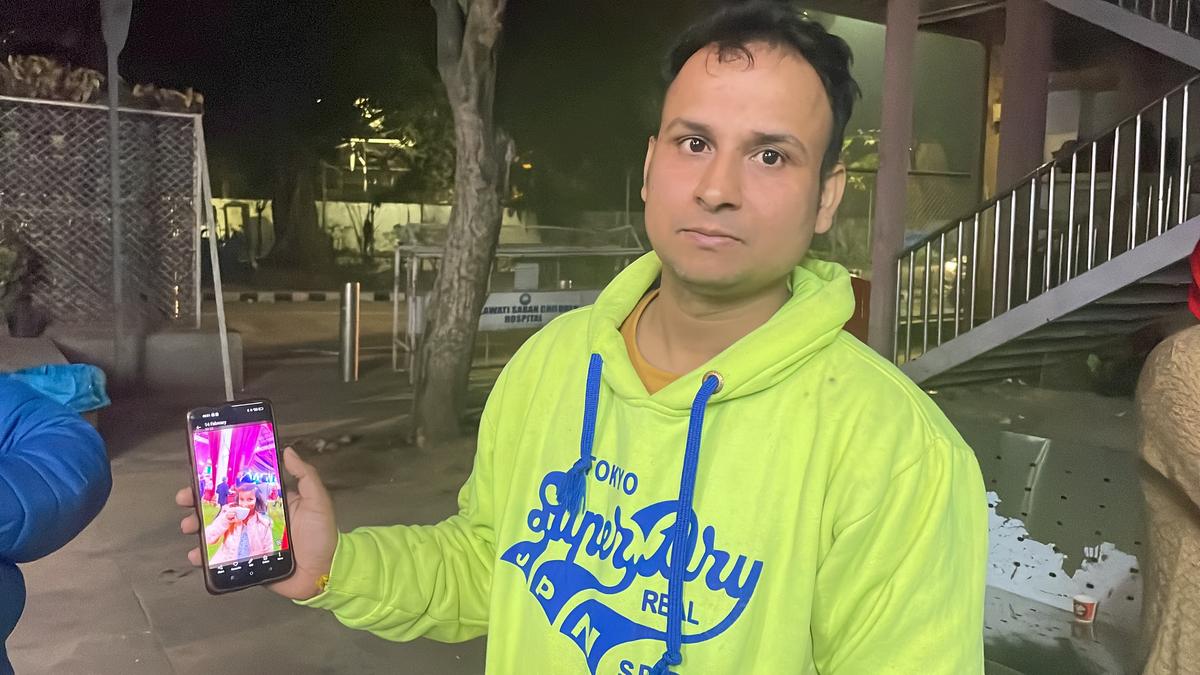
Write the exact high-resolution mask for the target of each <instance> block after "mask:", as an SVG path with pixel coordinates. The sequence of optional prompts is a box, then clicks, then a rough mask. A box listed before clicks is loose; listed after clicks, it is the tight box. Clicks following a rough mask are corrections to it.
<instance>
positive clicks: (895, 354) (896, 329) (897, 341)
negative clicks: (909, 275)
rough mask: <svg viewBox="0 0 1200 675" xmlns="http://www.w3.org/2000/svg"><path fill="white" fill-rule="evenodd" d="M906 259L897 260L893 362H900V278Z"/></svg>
mask: <svg viewBox="0 0 1200 675" xmlns="http://www.w3.org/2000/svg"><path fill="white" fill-rule="evenodd" d="M903 268H904V261H903V260H897V261H896V314H895V317H896V320H895V324H894V325H893V328H894V330H893V331H892V334H893V337H892V363H897V364H898V363H900V279H901V272H902V271H903Z"/></svg>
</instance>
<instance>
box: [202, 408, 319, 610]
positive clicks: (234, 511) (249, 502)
mask: <svg viewBox="0 0 1200 675" xmlns="http://www.w3.org/2000/svg"><path fill="white" fill-rule="evenodd" d="M187 428H188V454H189V456H190V459H191V462H190V464H191V469H192V471H191V473H192V494H193V496H194V497H195V503H196V514H197V515H198V516H199V517H200V553H201V556H202V558H203V560H204V565H203V569H204V585H205V587H207V588H208V592H209V593H213V594H220V593H229V592H231V591H238V590H241V589H243V588H249V587H251V586H256V585H258V584H265V583H270V582H272V581H279V580H280V579H286V578H287V577H289V576H291V575H292V573H293V572H294V571H295V568H296V566H295V561H294V560H293V558H292V550H291V546H290V542H289V528H288V504H287V493H286V491H285V490H284V487H283V478H282V475H281V472H280V467H281V466H282V464H283V462H282V459H281V455H280V451H279V441H278V438H277V437H276V435H275V416H274V414H273V412H272V410H271V402H270V401H268V400H266V399H254V400H250V401H235V402H233V403H225V404H222V405H218V406H214V407H211V408H195V409H194V410H190V411H188V414H187Z"/></svg>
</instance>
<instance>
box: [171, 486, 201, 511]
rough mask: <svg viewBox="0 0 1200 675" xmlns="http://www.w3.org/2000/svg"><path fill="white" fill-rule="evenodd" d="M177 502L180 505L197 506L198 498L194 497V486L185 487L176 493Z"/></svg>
mask: <svg viewBox="0 0 1200 675" xmlns="http://www.w3.org/2000/svg"><path fill="white" fill-rule="evenodd" d="M175 503H176V504H178V505H180V506H195V505H196V500H194V499H192V488H190V487H185V488H183V489H182V490H180V491H179V492H176V493H175Z"/></svg>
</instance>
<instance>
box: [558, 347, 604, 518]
mask: <svg viewBox="0 0 1200 675" xmlns="http://www.w3.org/2000/svg"><path fill="white" fill-rule="evenodd" d="M603 367H604V360H603V359H601V358H600V355H599V354H592V360H591V363H589V364H588V377H587V393H586V394H585V396H584V402H583V434H582V435H581V437H580V439H579V459H578V460H576V461H575V463H574V464H572V465H571V468H570V469H568V470H567V475H566V476H565V477H564V478H563V483H562V493H561V494H560V495H559V498H558V503H559V504H562V505H563V506H565V507H566V509H567V512H568V513H572V514H578V513H579V512H580V511H581V510H582V509H583V500H584V496H585V493H586V490H587V474H588V470H589V469H591V468H592V442H593V441H594V440H595V438H596V408H598V407H599V406H600V371H601V369H602V368H603Z"/></svg>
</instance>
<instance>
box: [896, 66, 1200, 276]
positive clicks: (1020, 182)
mask: <svg viewBox="0 0 1200 675" xmlns="http://www.w3.org/2000/svg"><path fill="white" fill-rule="evenodd" d="M1197 82H1200V75H1195V76H1193V77H1192V78H1190V79H1189V80H1188V81H1187V82H1184V83H1183V84H1181V85H1179V86H1178V87H1175V88H1174V89H1172V90H1171V91H1169V92H1167V94H1166V95H1164V96H1163V97H1162V98H1159V99H1155V100H1154V101H1153V102H1151V103H1148V104H1146V105H1145V106H1143V107H1142V109H1141V110H1138V111H1137V112H1136V113H1134V114H1132V115H1130V116H1129V117H1126V118H1125V119H1123V120H1121V122H1120V123H1118V124H1117V125H1116V127H1114V128H1113V129H1109V130H1107V131H1102V132H1100V133H1099V134H1097V135H1095V136H1092V137H1090V138H1088V139H1087V140H1085V141H1077V142H1076V143H1075V148H1076V149H1075V152H1078V151H1079V150H1080V149H1082V148H1084V147H1087V146H1090V145H1091V144H1093V143H1099V142H1101V141H1104V140H1107V139H1108V137H1109V136H1112V135H1113V131H1114V130H1115V128H1117V127H1122V126H1125V125H1126V124H1129V123H1130V122H1133V121H1134V120H1136V119H1137V118H1138V117H1140V116H1142V115H1143V114H1145V113H1147V112H1149V111H1150V110H1151V109H1152V108H1157V107H1159V106H1160V105H1162V102H1163V101H1164V100H1165V99H1168V98H1170V97H1172V96H1174V95H1176V94H1178V93H1179V92H1181V91H1183V90H1184V89H1186V88H1188V87H1191V86H1192V85H1194V84H1196V83H1197ZM1072 154H1074V153H1072ZM1062 161H1063V160H1060V159H1051V160H1049V161H1047V162H1045V163H1044V164H1042V165H1040V166H1038V167H1037V168H1036V169H1034V170H1033V171H1030V172H1029V173H1026V174H1025V175H1023V176H1021V177H1020V178H1019V179H1017V181H1016V183H1015V185H1017V187H1016V188H1014V189H1012V190H1009V191H1007V192H1002V193H1000V194H998V195H996V196H995V197H992V198H990V199H988V200H986V201H984V202H983V205H982V206H980V207H978V208H977V209H975V211H973V212H971V213H968V214H967V215H965V216H963V217H962V218H957V219H955V220H951V221H950V222H948V223H946V224H945V225H943V226H941V227H939V228H938V229H936V230H933V231H931V232H929V233H928V234H926V235H925V236H924V237H922V238H921V239H919V240H917V241H916V242H914V243H912V244H910V245H908V246H907V247H905V248H903V249H901V250H900V253H899V254H898V255H897V256H896V259H897V260H899V259H900V258H902V257H904V256H905V255H907V254H908V253H910V252H912V251H915V250H917V249H919V248H921V247H923V246H924V245H925V243H926V242H928V241H933V240H934V239H937V238H938V235H941V234H945V233H947V232H949V231H950V230H953V229H954V225H955V224H956V223H957V222H959V221H962V220H967V219H969V218H971V217H973V216H974V215H975V214H976V213H982V212H984V211H987V210H988V209H990V208H991V207H992V206H993V205H995V204H996V203H998V202H1000V201H1003V200H1004V199H1006V198H1008V197H1009V196H1011V195H1012V194H1013V192H1015V191H1016V190H1018V189H1020V188H1021V187H1023V186H1024V185H1025V184H1026V183H1028V182H1029V180H1030V179H1031V178H1034V177H1036V176H1040V175H1043V174H1046V173H1047V172H1049V170H1050V167H1051V166H1053V165H1055V164H1061V163H1062ZM908 173H909V174H910V175H911V174H913V173H914V172H912V171H909V172H908ZM966 175H969V174H966Z"/></svg>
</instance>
